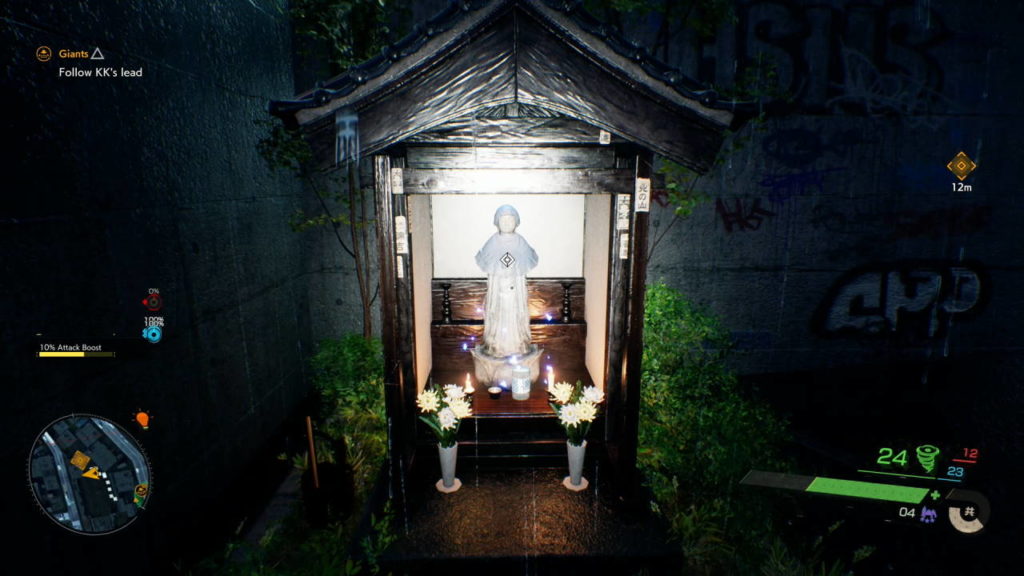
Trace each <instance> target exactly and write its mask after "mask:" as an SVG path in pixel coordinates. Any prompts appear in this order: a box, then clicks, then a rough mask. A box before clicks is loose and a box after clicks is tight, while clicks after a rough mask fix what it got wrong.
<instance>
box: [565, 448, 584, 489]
mask: <svg viewBox="0 0 1024 576" xmlns="http://www.w3.org/2000/svg"><path fill="white" fill-rule="evenodd" d="M565 445H566V447H568V450H569V475H568V476H566V477H565V480H563V481H562V485H563V486H565V487H566V488H568V489H569V490H573V491H576V492H578V491H580V490H586V489H587V486H588V485H589V484H590V483H589V482H587V479H586V478H584V477H583V460H584V458H585V457H586V455H587V441H586V440H584V441H583V444H580V445H579V446H577V445H575V444H573V443H572V442H569V441H566V443H565Z"/></svg>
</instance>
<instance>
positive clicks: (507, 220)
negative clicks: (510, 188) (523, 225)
mask: <svg viewBox="0 0 1024 576" xmlns="http://www.w3.org/2000/svg"><path fill="white" fill-rule="evenodd" d="M498 231H499V232H501V233H502V234H511V233H512V232H515V231H516V217H515V216H513V215H512V214H502V215H501V216H500V217H499V218H498Z"/></svg>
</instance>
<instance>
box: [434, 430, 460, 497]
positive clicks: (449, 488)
mask: <svg viewBox="0 0 1024 576" xmlns="http://www.w3.org/2000/svg"><path fill="white" fill-rule="evenodd" d="M437 453H438V456H440V458H441V479H440V480H438V481H437V485H436V486H437V490H438V491H439V492H444V493H445V494H451V493H452V492H455V491H456V490H458V489H459V488H462V482H461V481H460V480H459V479H458V478H456V477H455V462H456V460H457V459H458V454H459V443H458V442H456V443H455V444H452V445H451V446H449V447H447V448H444V447H442V446H441V444H440V443H438V445H437Z"/></svg>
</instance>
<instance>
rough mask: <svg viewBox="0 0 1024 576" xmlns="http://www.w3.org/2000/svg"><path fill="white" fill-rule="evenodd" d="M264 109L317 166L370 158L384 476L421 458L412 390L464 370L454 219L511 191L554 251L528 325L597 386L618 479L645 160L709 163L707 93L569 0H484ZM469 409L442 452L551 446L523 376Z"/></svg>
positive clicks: (636, 332)
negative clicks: (521, 395)
mask: <svg viewBox="0 0 1024 576" xmlns="http://www.w3.org/2000/svg"><path fill="white" fill-rule="evenodd" d="M271 112H272V113H274V114H275V115H277V116H279V117H281V118H282V119H284V121H285V122H286V123H287V124H288V125H290V126H293V127H298V128H301V130H302V131H303V132H304V134H305V136H306V137H307V138H308V140H309V141H310V142H311V143H312V146H313V149H314V152H315V154H317V159H318V161H319V162H320V163H321V164H322V165H324V166H329V165H340V164H342V163H345V162H348V161H352V160H353V159H355V158H359V159H362V160H364V161H372V164H373V172H374V185H375V190H376V219H377V238H378V246H379V254H380V288H381V306H382V308H381V319H382V337H383V341H384V350H385V356H386V368H385V384H386V395H387V396H386V397H387V411H388V419H389V431H390V437H389V442H390V446H391V451H390V473H391V479H392V481H393V482H394V483H398V482H400V481H401V479H403V478H405V477H406V476H407V474H408V473H409V471H410V470H411V469H412V468H413V467H415V466H417V465H418V464H419V463H420V462H421V461H423V460H427V461H428V463H429V464H430V465H432V466H436V449H434V443H433V442H434V441H433V440H432V438H431V437H430V435H429V432H428V431H427V430H425V429H423V427H422V426H421V425H419V424H418V422H417V409H416V404H415V398H416V394H417V393H418V391H419V390H422V388H423V387H424V386H425V385H427V384H428V383H430V382H435V383H438V384H443V383H462V381H463V380H464V379H465V375H466V373H468V372H471V371H472V368H471V366H472V360H471V359H470V354H469V350H470V349H471V348H472V347H473V346H474V345H475V343H476V342H478V341H479V337H480V334H481V333H482V324H483V318H482V310H481V305H480V304H481V302H482V299H483V291H484V290H485V282H484V279H483V274H477V275H476V276H475V277H474V276H473V275H472V274H471V273H468V272H466V273H463V272H460V271H459V262H461V261H463V260H464V259H465V257H464V256H457V255H456V254H461V253H463V252H465V250H466V247H465V246H463V244H473V243H474V242H476V240H471V239H469V238H468V237H467V238H465V239H463V238H461V237H460V236H459V234H460V231H462V230H463V225H464V224H466V223H467V222H468V221H469V220H474V221H475V220H479V219H480V218H481V216H480V214H483V213H485V211H484V209H478V207H479V206H482V205H487V206H489V205H491V204H487V202H489V201H490V200H489V199H490V198H491V197H494V198H499V197H500V198H502V199H508V198H511V199H512V201H513V202H516V203H519V204H521V205H523V206H526V208H521V209H520V210H521V211H522V212H523V220H524V222H530V221H531V220H530V219H531V218H532V219H533V220H532V222H536V223H538V224H537V225H538V228H536V230H538V232H535V234H537V235H538V237H540V236H543V235H544V234H548V235H549V236H550V238H548V236H544V237H545V238H548V240H546V241H547V244H545V245H544V250H543V251H542V249H541V248H539V247H538V250H537V251H538V254H539V255H540V260H541V263H544V262H545V258H548V259H549V261H557V262H563V263H564V265H562V267H561V268H557V269H551V270H549V271H548V272H546V273H544V274H539V275H536V276H531V277H529V278H528V291H529V307H530V316H531V326H530V328H531V335H532V336H533V340H534V342H537V343H539V344H540V346H541V347H542V348H544V351H545V352H544V354H545V358H544V359H543V360H542V362H544V363H547V364H553V365H554V370H555V371H556V379H557V380H559V381H561V380H570V381H575V380H576V379H579V380H583V381H585V382H588V383H589V382H593V383H594V384H595V385H597V386H601V387H603V389H604V390H605V393H606V398H607V404H606V407H605V413H604V416H603V419H602V420H600V421H599V422H598V424H599V426H597V425H595V427H594V429H592V431H591V434H590V437H591V443H592V445H593V446H596V447H597V448H596V449H594V450H592V452H601V453H602V454H601V455H602V457H606V458H607V460H608V462H609V463H610V465H611V469H612V473H613V476H614V478H615V486H616V487H617V489H618V490H620V491H621V493H622V494H623V495H629V494H630V493H631V492H632V491H633V489H634V487H635V485H636V474H635V471H636V457H637V444H636V441H637V427H638V417H639V408H640V404H639V402H640V393H639V392H640V363H641V359H642V346H643V334H642V330H643V312H644V290H645V280H646V261H647V244H648V210H649V209H650V204H651V194H652V165H653V163H654V156H655V154H660V155H663V156H665V157H667V158H670V159H672V160H674V161H677V162H680V163H682V164H684V165H686V166H688V167H690V168H692V169H694V170H697V171H705V170H706V169H707V168H708V167H709V165H710V163H711V161H712V159H713V158H714V156H715V154H716V152H717V150H718V148H719V146H720V144H721V141H722V138H723V133H724V131H725V129H726V128H727V126H729V124H730V122H732V113H731V112H730V111H729V110H727V109H726V106H725V105H724V104H722V103H719V102H717V100H716V97H715V95H714V93H713V92H711V91H709V90H704V89H703V88H701V87H700V86H698V85H696V84H695V83H694V82H692V81H691V80H689V79H687V78H686V77H684V76H682V75H681V74H679V73H678V72H676V71H674V70H672V69H670V68H668V67H666V66H664V65H663V64H661V63H659V62H657V61H656V60H654V59H653V58H651V57H649V56H648V55H647V54H646V53H644V52H643V51H642V50H639V49H637V48H636V47H634V46H633V45H631V44H629V43H627V42H625V41H623V40H622V39H621V38H619V37H618V36H616V35H614V34H612V33H611V32H610V31H609V29H608V28H607V27H604V26H602V25H601V24H600V23H598V22H596V21H595V20H593V19H592V18H590V17H589V16H588V15H587V14H586V13H584V12H582V10H581V9H580V8H579V7H578V5H577V4H576V3H571V2H544V1H515V0H498V1H494V2H460V3H453V4H452V6H451V7H450V8H449V9H448V10H447V11H445V12H443V13H442V14H439V15H438V16H437V17H435V18H434V19H432V20H431V21H429V22H427V23H426V24H424V25H422V26H420V27H418V28H417V31H416V32H415V33H414V34H412V35H410V36H409V37H407V38H406V39H404V40H402V41H401V42H399V43H397V44H395V45H393V46H391V47H389V48H388V49H386V50H385V51H384V53H382V54H381V55H380V56H379V57H377V58H375V59H373V60H371V61H369V62H366V63H364V64H362V65H360V66H357V67H355V68H353V69H351V70H349V71H348V72H347V73H346V74H344V75H342V76H339V77H337V78H335V79H333V80H331V81H328V82H326V83H325V84H324V85H323V86H322V87H320V88H318V89H316V90H314V91H311V92H309V93H306V94H303V95H300V96H299V97H298V98H297V99H295V100H290V101H278V102H273V103H272V104H271ZM495 202H497V200H495ZM492 204H493V203H492ZM547 207H550V208H547ZM487 209H489V210H491V211H492V212H493V207H492V208H487ZM486 218H489V216H486ZM467 230H468V228H467ZM559 231H564V234H565V236H564V238H563V239H562V240H559V237H558V233H560V232H559ZM541 233H543V234H541ZM467 234H468V232H467ZM532 240H533V239H532V238H531V241H532ZM563 240H564V242H563ZM473 249H475V248H473ZM460 251H462V252H460ZM453 262H454V265H452V264H453ZM446 268H450V269H451V270H454V271H453V272H450V274H452V275H449V272H445V271H444V269H446ZM542 377H543V374H542ZM473 407H474V417H473V418H474V419H475V420H476V421H475V422H473V423H472V424H471V425H468V426H466V425H464V426H463V429H462V432H461V434H462V436H461V438H462V440H460V443H461V442H462V441H464V442H465V443H466V444H467V445H472V446H474V450H472V451H470V450H465V451H463V452H460V460H461V459H462V458H464V457H465V458H469V457H475V458H485V457H487V456H489V455H490V456H497V457H500V456H514V457H515V458H516V462H518V463H526V464H527V465H529V463H530V462H532V461H536V462H541V461H542V460H543V459H544V457H545V454H546V452H545V451H544V450H545V448H544V447H545V446H557V447H559V448H560V450H561V452H560V453H561V454H562V455H563V456H562V457H563V458H564V450H565V444H564V442H565V439H564V434H563V433H562V431H561V428H560V427H559V426H558V425H557V421H556V420H554V415H553V414H552V413H551V411H550V408H549V407H548V405H547V393H546V390H545V388H544V386H543V384H542V383H539V382H535V383H534V385H533V388H532V392H531V397H530V399H529V400H528V401H513V400H511V399H509V398H508V396H507V395H506V396H504V397H502V398H500V399H498V400H493V399H491V398H489V397H488V395H487V394H486V393H484V391H483V390H478V391H477V392H476V394H474V400H473ZM489 451H490V452H489ZM431 453H433V454H435V456H433V458H434V460H433V462H432V463H430V462H429V458H430V456H429V455H430V454H431ZM499 460H500V458H499Z"/></svg>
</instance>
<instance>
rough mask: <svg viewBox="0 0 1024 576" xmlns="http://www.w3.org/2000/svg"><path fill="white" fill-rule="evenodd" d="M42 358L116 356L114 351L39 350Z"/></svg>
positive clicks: (38, 353)
mask: <svg viewBox="0 0 1024 576" xmlns="http://www.w3.org/2000/svg"><path fill="white" fill-rule="evenodd" d="M36 354H37V355H38V356H39V357H40V358H115V357H116V356H115V355H114V353H113V352H37V353H36Z"/></svg>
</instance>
